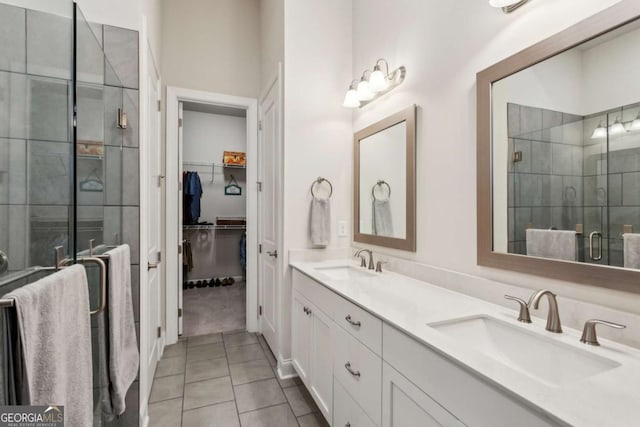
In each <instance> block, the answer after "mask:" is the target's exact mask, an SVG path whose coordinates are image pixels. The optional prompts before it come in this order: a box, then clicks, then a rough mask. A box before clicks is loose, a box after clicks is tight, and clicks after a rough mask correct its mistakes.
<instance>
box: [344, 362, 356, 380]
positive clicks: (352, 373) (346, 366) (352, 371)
mask: <svg viewBox="0 0 640 427" xmlns="http://www.w3.org/2000/svg"><path fill="white" fill-rule="evenodd" d="M344 367H345V368H346V369H347V371H349V373H350V374H351V375H353V376H354V377H358V378H360V371H354V370H353V369H351V362H347V363H345V364H344Z"/></svg>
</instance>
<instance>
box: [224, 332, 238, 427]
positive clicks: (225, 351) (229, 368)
mask: <svg viewBox="0 0 640 427" xmlns="http://www.w3.org/2000/svg"><path fill="white" fill-rule="evenodd" d="M222 347H223V348H224V354H225V356H226V359H227V370H228V371H229V382H230V383H231V393H233V402H234V404H235V407H236V417H237V418H238V425H239V426H241V425H242V421H240V411H239V410H238V399H237V397H236V389H235V388H234V387H233V377H232V376H231V366H230V365H229V354H228V353H227V344H226V343H225V342H224V335H223V336H222Z"/></svg>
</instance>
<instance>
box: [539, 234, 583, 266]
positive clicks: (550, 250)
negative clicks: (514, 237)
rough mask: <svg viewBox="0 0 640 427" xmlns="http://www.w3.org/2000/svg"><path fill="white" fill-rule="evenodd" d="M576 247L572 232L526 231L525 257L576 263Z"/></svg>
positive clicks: (574, 235) (574, 236)
mask: <svg viewBox="0 0 640 427" xmlns="http://www.w3.org/2000/svg"><path fill="white" fill-rule="evenodd" d="M576 246H577V243H576V232H575V231H572V230H540V229H535V228H530V229H528V230H527V255H531V256H537V257H542V258H553V259H560V260H565V261H576V259H577V257H576Z"/></svg>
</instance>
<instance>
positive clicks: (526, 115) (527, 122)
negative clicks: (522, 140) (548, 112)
mask: <svg viewBox="0 0 640 427" xmlns="http://www.w3.org/2000/svg"><path fill="white" fill-rule="evenodd" d="M540 130H542V110H541V109H540V108H534V107H526V106H523V105H521V106H520V134H521V135H524V134H529V133H532V132H535V131H540Z"/></svg>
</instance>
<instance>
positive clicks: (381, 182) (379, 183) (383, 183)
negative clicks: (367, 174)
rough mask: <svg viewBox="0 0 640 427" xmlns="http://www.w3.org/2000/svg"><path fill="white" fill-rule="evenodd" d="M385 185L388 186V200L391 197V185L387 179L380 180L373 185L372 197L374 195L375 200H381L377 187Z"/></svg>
mask: <svg viewBox="0 0 640 427" xmlns="http://www.w3.org/2000/svg"><path fill="white" fill-rule="evenodd" d="M383 185H386V186H387V192H388V194H387V200H389V199H390V198H391V186H390V185H389V183H388V182H387V181H383V180H380V181H378V182H377V183H375V184H374V185H373V187H371V197H373V200H380V199H378V198H377V197H376V187H382V186H383Z"/></svg>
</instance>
